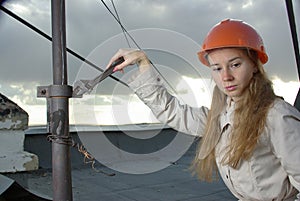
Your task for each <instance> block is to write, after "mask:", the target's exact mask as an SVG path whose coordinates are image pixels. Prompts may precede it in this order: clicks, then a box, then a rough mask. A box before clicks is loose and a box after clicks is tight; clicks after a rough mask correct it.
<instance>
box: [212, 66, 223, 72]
mask: <svg viewBox="0 0 300 201" xmlns="http://www.w3.org/2000/svg"><path fill="white" fill-rule="evenodd" d="M221 69H222V68H221V67H214V68H213V71H220V70H221Z"/></svg>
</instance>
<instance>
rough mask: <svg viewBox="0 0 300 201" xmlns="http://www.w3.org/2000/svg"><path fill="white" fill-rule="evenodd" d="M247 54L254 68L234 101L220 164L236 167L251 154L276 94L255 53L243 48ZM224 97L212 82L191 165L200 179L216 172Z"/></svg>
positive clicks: (212, 177) (210, 179) (210, 177)
mask: <svg viewBox="0 0 300 201" xmlns="http://www.w3.org/2000/svg"><path fill="white" fill-rule="evenodd" d="M247 55H248V56H249V58H250V59H251V60H252V61H253V62H254V64H256V66H257V69H258V71H257V72H256V73H255V74H254V75H253V78H252V80H251V82H250V84H249V87H248V89H247V90H245V92H244V94H243V98H242V99H241V100H239V101H238V102H236V103H235V110H234V117H233V127H232V131H231V135H230V143H229V145H228V147H226V149H225V151H226V152H225V156H224V157H223V158H222V160H221V163H222V165H230V166H231V167H233V168H238V165H239V164H240V162H241V161H242V160H248V159H250V157H251V156H252V153H253V151H254V149H255V147H256V144H257V142H258V138H259V136H260V135H261V134H262V132H263V131H264V129H265V125H266V118H267V113H268V110H269V108H270V106H271V105H272V103H273V102H274V100H275V98H276V95H275V94H274V91H273V88H272V83H271V81H270V80H269V79H268V78H267V75H266V73H265V71H264V68H263V66H262V64H261V63H260V61H259V59H258V57H257V53H256V52H255V51H252V50H247ZM226 99H227V97H226V95H225V94H224V93H223V92H222V91H220V90H219V89H218V87H217V86H216V87H215V88H214V92H213V98H212V103H211V109H210V111H209V114H208V118H207V125H206V128H205V131H204V135H203V138H202V139H201V141H200V143H199V145H198V149H197V154H196V156H195V159H194V161H193V163H192V166H191V167H192V169H193V171H194V173H196V174H197V175H198V177H199V179H201V180H206V181H212V180H214V179H215V178H216V177H214V176H215V175H217V165H216V159H215V146H216V144H217V143H218V142H217V140H218V139H219V138H218V137H217V136H219V135H220V133H221V128H220V119H219V118H220V114H221V112H222V111H224V108H225V106H226Z"/></svg>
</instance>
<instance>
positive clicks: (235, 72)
mask: <svg viewBox="0 0 300 201" xmlns="http://www.w3.org/2000/svg"><path fill="white" fill-rule="evenodd" d="M207 59H208V62H209V64H210V68H211V74H212V77H213V79H214V81H215V83H216V84H217V86H218V88H219V89H220V90H221V91H223V92H224V93H225V94H226V95H228V96H229V97H231V98H232V100H233V101H237V100H238V99H239V98H241V97H242V95H243V92H244V91H245V89H246V88H247V87H248V86H249V84H250V80H251V78H252V77H253V74H254V73H256V72H257V67H256V66H255V64H254V63H253V62H252V61H251V60H250V58H249V57H248V55H247V53H246V51H245V50H242V49H239V48H222V49H216V50H213V51H211V52H210V53H209V54H208V57H207Z"/></svg>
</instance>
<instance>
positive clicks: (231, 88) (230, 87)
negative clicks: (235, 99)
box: [225, 85, 237, 91]
mask: <svg viewBox="0 0 300 201" xmlns="http://www.w3.org/2000/svg"><path fill="white" fill-rule="evenodd" d="M236 87H237V86H236V85H231V86H227V87H225V89H226V90H227V91H233V90H235V89H236Z"/></svg>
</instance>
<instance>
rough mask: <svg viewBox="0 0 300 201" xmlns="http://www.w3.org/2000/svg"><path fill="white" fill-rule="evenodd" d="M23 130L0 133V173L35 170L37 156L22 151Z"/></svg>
mask: <svg viewBox="0 0 300 201" xmlns="http://www.w3.org/2000/svg"><path fill="white" fill-rule="evenodd" d="M24 139H25V133H24V131H23V130H1V131H0V172H2V173H4V172H18V171H29V170H36V169H38V167H39V162H38V156H37V155H35V154H32V153H29V152H26V151H24Z"/></svg>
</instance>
